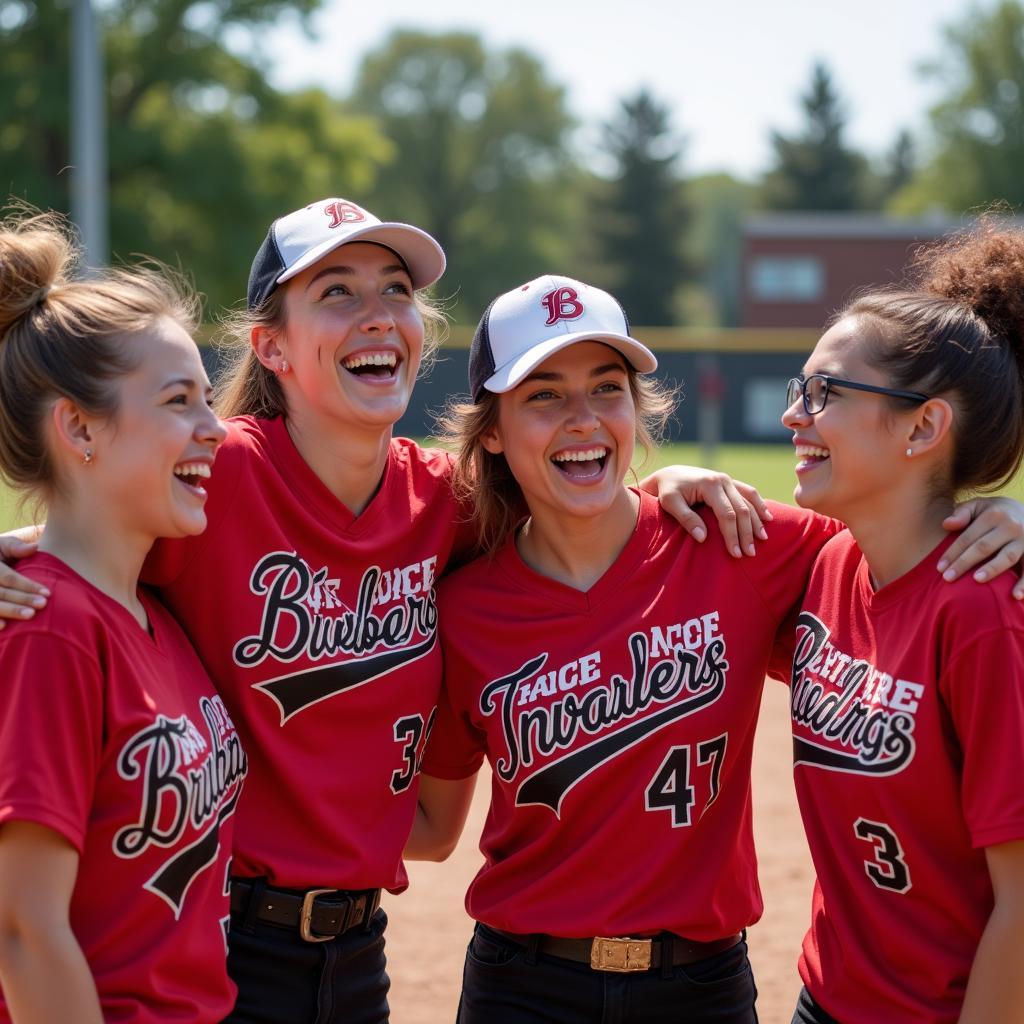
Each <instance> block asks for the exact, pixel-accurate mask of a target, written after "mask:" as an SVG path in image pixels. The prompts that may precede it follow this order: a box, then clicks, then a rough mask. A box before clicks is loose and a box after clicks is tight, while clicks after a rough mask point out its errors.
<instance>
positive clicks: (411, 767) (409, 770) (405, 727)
mask: <svg viewBox="0 0 1024 1024" xmlns="http://www.w3.org/2000/svg"><path fill="white" fill-rule="evenodd" d="M436 715H437V708H434V709H433V710H432V711H431V712H430V717H429V718H427V721H426V724H424V722H423V716H422V715H409V716H408V717H406V718H400V719H399V720H398V721H397V722H395V742H396V743H401V744H402V759H403V760H404V762H405V763H404V764H403V765H402V767H401V768H399V769H398V771H396V772H393V773H392V775H391V792H392V793H394V794H395V795H396V796H397V795H398V794H399V793H402V792H404V791H405V790H407V789H408V788H409V786H410V785H412V780H413V779H414V778H416V773H417V772H418V771H419V770H420V764H421V762H422V761H423V749H424V747H426V745H427V740H429V739H430V730H431V729H433V728H434V717H435V716H436Z"/></svg>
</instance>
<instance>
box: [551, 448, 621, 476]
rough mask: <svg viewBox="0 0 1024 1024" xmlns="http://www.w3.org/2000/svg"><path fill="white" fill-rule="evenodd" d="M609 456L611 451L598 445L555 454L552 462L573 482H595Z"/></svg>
mask: <svg viewBox="0 0 1024 1024" xmlns="http://www.w3.org/2000/svg"><path fill="white" fill-rule="evenodd" d="M608 455H609V450H608V449H607V448H606V447H605V446H604V445H596V446H595V447H593V448H582V449H579V448H578V449H573V450H567V451H561V452H555V454H554V455H552V456H551V462H552V464H553V465H554V467H555V468H556V469H557V470H558V471H559V472H561V473H562V474H563V475H564V476H567V477H569V478H570V479H571V480H593V479H595V478H597V477H599V476H600V475H601V472H602V471H603V470H604V467H605V464H606V462H607V461H608Z"/></svg>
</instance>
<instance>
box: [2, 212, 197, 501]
mask: <svg viewBox="0 0 1024 1024" xmlns="http://www.w3.org/2000/svg"><path fill="white" fill-rule="evenodd" d="M78 269H79V255H78V251H77V248H76V244H75V240H74V237H73V235H72V233H71V230H70V228H69V226H68V224H67V222H66V221H65V220H64V219H63V218H61V217H60V216H58V215H57V214H52V213H46V214H44V213H38V212H36V211H33V210H30V209H28V208H25V207H17V208H15V210H14V212H11V213H10V214H9V215H8V216H7V217H6V219H4V220H3V221H2V222H0V475H2V477H3V479H4V481H5V482H6V483H7V484H8V485H9V486H13V487H16V488H19V489H21V490H23V491H26V492H28V493H35V494H41V495H44V496H45V495H46V494H50V493H53V492H54V491H55V490H56V489H57V480H56V479H55V473H54V465H53V461H52V458H51V456H50V453H49V450H48V448H47V445H46V430H45V420H46V415H47V412H48V410H49V408H50V406H51V405H52V403H53V402H54V401H55V400H56V399H57V398H59V397H65V398H68V399H70V400H71V401H72V402H74V403H75V404H76V405H77V406H79V407H80V408H81V409H83V410H84V411H86V412H88V413H90V414H92V415H98V416H115V415H116V414H117V407H118V391H117V388H116V387H115V382H116V381H117V379H118V378H119V377H121V376H123V375H124V374H126V373H129V372H131V371H132V370H133V369H135V368H136V366H137V363H136V361H135V359H134V358H133V356H132V352H131V347H130V345H127V344H125V342H126V341H127V340H128V338H129V336H130V335H132V334H135V333H137V332H139V331H144V330H146V329H147V328H149V327H151V326H152V324H153V323H154V322H155V321H156V320H159V319H161V318H163V317H169V318H170V319H172V320H174V321H176V322H177V323H178V324H180V325H181V326H182V327H183V328H184V329H185V330H187V331H189V333H192V332H193V331H194V330H195V327H196V324H197V322H198V319H199V316H198V314H199V301H198V298H197V297H196V295H195V293H194V292H193V291H192V289H191V288H189V287H188V285H187V283H186V282H185V281H184V280H183V279H182V278H181V277H180V275H176V274H174V273H172V272H170V271H169V270H168V269H167V268H165V267H159V266H158V265H156V264H154V265H153V266H151V267H137V268H132V269H115V270H108V271H105V272H103V273H102V274H99V275H98V276H93V277H89V278H88V279H83V280H75V279H74V274H75V272H76V271H77V270H78Z"/></svg>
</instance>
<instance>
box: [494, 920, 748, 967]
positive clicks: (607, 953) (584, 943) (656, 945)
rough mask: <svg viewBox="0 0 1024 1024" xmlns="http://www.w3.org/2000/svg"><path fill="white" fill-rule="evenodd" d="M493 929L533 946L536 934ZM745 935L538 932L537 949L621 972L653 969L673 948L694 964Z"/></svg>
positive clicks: (674, 959) (677, 957)
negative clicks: (705, 937) (704, 938)
mask: <svg viewBox="0 0 1024 1024" xmlns="http://www.w3.org/2000/svg"><path fill="white" fill-rule="evenodd" d="M484 927H486V928H487V929H488V930H489V931H492V932H494V933H495V934H497V935H500V936H501V937H502V938H504V939H507V940H508V941H509V942H513V943H515V944H516V945H517V946H529V945H530V944H531V940H532V939H533V938H534V936H531V935H517V934H514V933H513V932H503V931H501V929H499V928H491V927H490V925H485V926H484ZM742 938H743V936H742V935H727V936H726V937H725V938H724V939H714V940H713V941H711V942H695V941H693V940H692V939H683V938H680V937H679V936H678V935H661V936H657V937H655V938H653V939H618V938H601V937H600V936H599V937H597V938H593V939H561V938H558V937H557V936H555V935H540V936H537V939H538V940H539V941H538V942H537V950H538V952H541V953H548V954H549V955H551V956H558V957H561V958H562V959H563V960H573V961H575V962H576V963H580V964H590V966H591V967H593V968H594V970H595V971H613V972H618V973H625V972H633V971H649V970H653V969H654V968H656V967H660V966H661V963H662V957H663V955H664V951H666V950H669V951H670V955H671V964H672V966H673V967H678V966H679V965H680V964H693V963H696V962H697V961H698V960H706V959H707V958H708V957H711V956H716V955H717V954H719V953H724V952H725V951H726V950H727V949H732V947H733V946H735V945H736V944H737V943H738V942H740V940H741V939H742Z"/></svg>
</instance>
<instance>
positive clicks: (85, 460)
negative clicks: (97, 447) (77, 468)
mask: <svg viewBox="0 0 1024 1024" xmlns="http://www.w3.org/2000/svg"><path fill="white" fill-rule="evenodd" d="M91 464H92V449H91V448H86V449H85V452H84V454H83V455H82V465H83V466H89V465H91Z"/></svg>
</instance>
